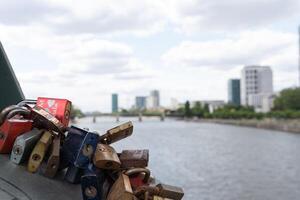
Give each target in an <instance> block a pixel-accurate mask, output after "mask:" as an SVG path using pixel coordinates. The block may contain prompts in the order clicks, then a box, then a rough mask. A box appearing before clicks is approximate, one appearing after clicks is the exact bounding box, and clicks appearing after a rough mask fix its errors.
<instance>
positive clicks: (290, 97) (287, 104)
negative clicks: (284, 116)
mask: <svg viewBox="0 0 300 200" xmlns="http://www.w3.org/2000/svg"><path fill="white" fill-rule="evenodd" d="M274 110H300V88H288V89H284V90H282V91H281V92H280V95H279V97H277V98H276V99H275V100H274Z"/></svg>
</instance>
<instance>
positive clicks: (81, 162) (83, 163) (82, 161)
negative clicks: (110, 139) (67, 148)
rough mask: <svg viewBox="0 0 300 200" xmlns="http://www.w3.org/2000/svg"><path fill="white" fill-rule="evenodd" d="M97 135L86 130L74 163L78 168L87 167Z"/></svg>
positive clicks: (95, 144) (94, 148) (94, 147)
mask: <svg viewBox="0 0 300 200" xmlns="http://www.w3.org/2000/svg"><path fill="white" fill-rule="evenodd" d="M98 139H99V135H98V134H97V133H92V132H88V133H87V134H86V136H85V138H84V140H83V142H82V144H81V146H80V149H79V151H78V154H77V157H76V159H75V161H74V165H75V166H76V167H79V168H87V167H88V165H89V164H90V163H91V161H92V158H93V155H94V152H95V150H96V148H97V144H98Z"/></svg>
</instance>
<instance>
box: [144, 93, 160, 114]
mask: <svg viewBox="0 0 300 200" xmlns="http://www.w3.org/2000/svg"><path fill="white" fill-rule="evenodd" d="M159 98H160V97H159V91H158V90H152V91H151V92H150V96H148V97H147V101H146V104H147V108H148V109H158V108H159V106H160V99H159Z"/></svg>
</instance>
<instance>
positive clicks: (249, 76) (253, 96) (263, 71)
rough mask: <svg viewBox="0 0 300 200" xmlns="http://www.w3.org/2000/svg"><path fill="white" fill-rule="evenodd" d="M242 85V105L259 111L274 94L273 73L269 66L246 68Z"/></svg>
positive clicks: (243, 70)
mask: <svg viewBox="0 0 300 200" xmlns="http://www.w3.org/2000/svg"><path fill="white" fill-rule="evenodd" d="M240 84H241V85H240V87H241V90H240V93H241V103H242V105H244V106H253V107H254V108H255V109H256V110H259V109H261V108H262V104H263V99H264V98H267V97H268V96H271V95H272V94H273V72H272V70H271V68H270V67H269V66H257V65H253V66H245V67H244V68H243V69H242V79H241V83H240Z"/></svg>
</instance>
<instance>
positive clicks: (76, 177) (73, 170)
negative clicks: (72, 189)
mask: <svg viewBox="0 0 300 200" xmlns="http://www.w3.org/2000/svg"><path fill="white" fill-rule="evenodd" d="M83 174H84V169H81V168H79V167H76V166H74V165H70V166H69V167H68V169H67V172H66V174H65V177H64V179H65V180H66V181H67V182H69V183H72V184H79V183H80V181H81V176H82V175H83Z"/></svg>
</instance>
